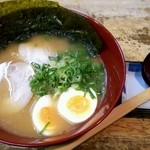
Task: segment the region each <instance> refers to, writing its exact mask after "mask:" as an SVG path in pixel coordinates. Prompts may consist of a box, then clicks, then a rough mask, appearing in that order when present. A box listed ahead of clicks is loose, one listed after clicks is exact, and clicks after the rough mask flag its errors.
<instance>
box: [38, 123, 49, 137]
mask: <svg viewBox="0 0 150 150" xmlns="http://www.w3.org/2000/svg"><path fill="white" fill-rule="evenodd" d="M49 124H50V122H47V123H46V125H45V126H44V127H43V129H42V130H41V131H40V132H39V134H40V135H42V134H43V132H44V131H45V130H46V128H47V127H48V125H49Z"/></svg>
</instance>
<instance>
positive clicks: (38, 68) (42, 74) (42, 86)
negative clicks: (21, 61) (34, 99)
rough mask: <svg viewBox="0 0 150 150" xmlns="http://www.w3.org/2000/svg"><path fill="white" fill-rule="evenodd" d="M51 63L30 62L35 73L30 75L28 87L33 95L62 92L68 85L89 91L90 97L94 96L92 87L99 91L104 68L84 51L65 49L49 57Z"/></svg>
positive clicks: (102, 80) (102, 81)
mask: <svg viewBox="0 0 150 150" xmlns="http://www.w3.org/2000/svg"><path fill="white" fill-rule="evenodd" d="M49 59H50V61H51V60H53V61H54V62H55V66H51V64H50V63H49V64H43V65H39V64H36V63H34V62H33V63H32V67H33V69H34V71H35V75H33V76H32V77H30V79H29V81H30V87H31V90H32V92H33V94H35V95H40V96H43V95H45V94H52V95H54V94H55V93H62V92H64V91H66V90H67V89H68V88H69V87H71V86H73V85H76V86H75V87H76V89H80V90H83V91H84V92H89V93H90V95H91V97H92V98H94V97H95V96H94V95H93V93H92V92H91V91H90V88H92V89H93V90H94V91H95V92H96V93H100V91H101V87H102V85H103V83H104V68H103V65H102V64H100V63H98V64H97V63H96V62H95V61H92V60H91V56H89V55H88V54H87V53H85V52H84V51H80V50H78V51H71V50H69V51H66V52H64V53H61V54H59V55H58V56H57V57H55V58H53V57H49Z"/></svg>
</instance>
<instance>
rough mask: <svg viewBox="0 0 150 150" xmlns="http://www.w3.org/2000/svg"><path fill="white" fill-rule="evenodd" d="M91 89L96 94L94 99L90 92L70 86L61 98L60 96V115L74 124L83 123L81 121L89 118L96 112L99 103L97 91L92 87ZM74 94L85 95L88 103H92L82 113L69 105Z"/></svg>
mask: <svg viewBox="0 0 150 150" xmlns="http://www.w3.org/2000/svg"><path fill="white" fill-rule="evenodd" d="M91 91H92V93H93V94H94V96H95V98H93V99H92V98H91V96H90V94H89V93H88V92H87V93H86V94H85V93H84V91H79V90H75V89H74V88H69V89H68V90H67V91H66V92H63V93H62V94H61V95H60V98H59V100H58V104H57V109H58V112H59V113H60V115H61V116H62V117H63V118H64V119H65V120H67V121H69V122H70V123H72V124H76V123H81V122H83V121H85V120H87V119H88V118H89V117H90V116H91V115H92V114H93V113H94V111H95V109H96V107H97V103H98V101H97V96H96V93H95V92H94V90H92V89H91ZM74 96H83V97H84V96H85V98H86V99H87V100H88V103H89V104H90V105H89V108H87V109H86V110H84V111H82V112H81V113H76V112H73V111H72V110H71V109H70V108H69V107H68V106H67V103H68V102H69V100H70V99H71V98H72V97H74ZM79 105H80V104H79ZM73 107H74V106H73ZM80 108H81V107H80ZM75 109H76V108H75Z"/></svg>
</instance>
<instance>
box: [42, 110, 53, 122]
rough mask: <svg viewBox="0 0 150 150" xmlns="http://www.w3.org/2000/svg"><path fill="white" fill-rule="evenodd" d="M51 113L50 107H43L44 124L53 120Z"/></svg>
mask: <svg viewBox="0 0 150 150" xmlns="http://www.w3.org/2000/svg"><path fill="white" fill-rule="evenodd" d="M50 115H51V108H50V107H43V108H42V109H41V111H40V118H41V120H42V122H43V123H44V124H45V123H48V122H50V121H51V117H50Z"/></svg>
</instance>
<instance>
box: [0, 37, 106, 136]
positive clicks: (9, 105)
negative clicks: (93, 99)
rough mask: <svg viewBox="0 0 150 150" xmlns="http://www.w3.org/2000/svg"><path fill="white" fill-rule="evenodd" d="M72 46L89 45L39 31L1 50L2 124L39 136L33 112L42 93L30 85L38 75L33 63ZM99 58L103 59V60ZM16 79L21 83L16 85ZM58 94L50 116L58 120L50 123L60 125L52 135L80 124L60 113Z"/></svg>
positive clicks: (9, 129)
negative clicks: (35, 75) (32, 89)
mask: <svg viewBox="0 0 150 150" xmlns="http://www.w3.org/2000/svg"><path fill="white" fill-rule="evenodd" d="M29 47H30V48H29ZM70 47H71V48H73V49H75V47H81V49H82V50H84V49H85V48H84V46H83V45H81V44H79V43H77V44H72V43H70V42H69V41H68V40H67V39H65V38H58V37H55V36H54V37H53V36H48V35H36V36H33V37H32V38H30V39H29V40H27V41H24V42H22V43H12V44H10V45H9V46H8V47H7V48H6V49H5V50H2V51H1V52H0V72H1V73H0V127H1V128H4V129H5V130H7V131H8V132H11V133H14V134H17V135H21V136H28V137H35V136H39V131H37V130H36V128H35V125H34V124H33V118H32V115H31V114H32V111H33V107H34V106H35V104H36V103H37V101H38V99H39V98H40V96H39V95H34V94H33V93H32V92H31V88H30V86H29V78H30V76H33V75H34V71H33V69H32V66H31V63H32V62H36V63H38V64H40V65H42V64H47V63H48V61H49V59H48V56H53V57H56V56H57V54H58V53H62V52H64V51H66V50H67V49H70ZM35 52H36V53H35ZM95 59H96V58H95ZM96 61H97V59H96ZM97 62H99V63H101V62H100V61H97ZM16 83H17V85H14V84H16ZM103 85H105V84H103ZM73 93H75V92H73ZM66 95H67V94H66ZM72 95H74V94H72ZM57 97H58V96H56V98H57ZM56 98H55V100H52V102H51V105H52V106H53V107H51V109H50V116H53V117H52V118H51V119H54V124H53V122H49V124H50V125H51V124H52V125H53V126H54V128H55V125H56V126H57V128H56V129H54V130H55V131H54V133H52V134H50V135H56V134H61V133H63V132H66V131H68V130H70V129H72V128H75V127H76V126H78V123H70V121H66V119H64V116H63V117H62V116H61V115H59V113H60V112H58V111H57V109H55V108H56V107H57V103H58V102H57V99H56ZM73 103H74V101H73ZM43 104H44V102H43ZM82 106H83V105H82ZM38 107H39V106H38ZM95 107H97V104H95ZM45 108H47V107H45ZM73 109H74V108H73ZM80 109H82V108H80V107H78V110H80ZM78 110H77V111H78ZM75 111H76V110H75ZM81 111H82V110H81ZM46 119H47V118H46ZM43 128H44V126H43Z"/></svg>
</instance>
